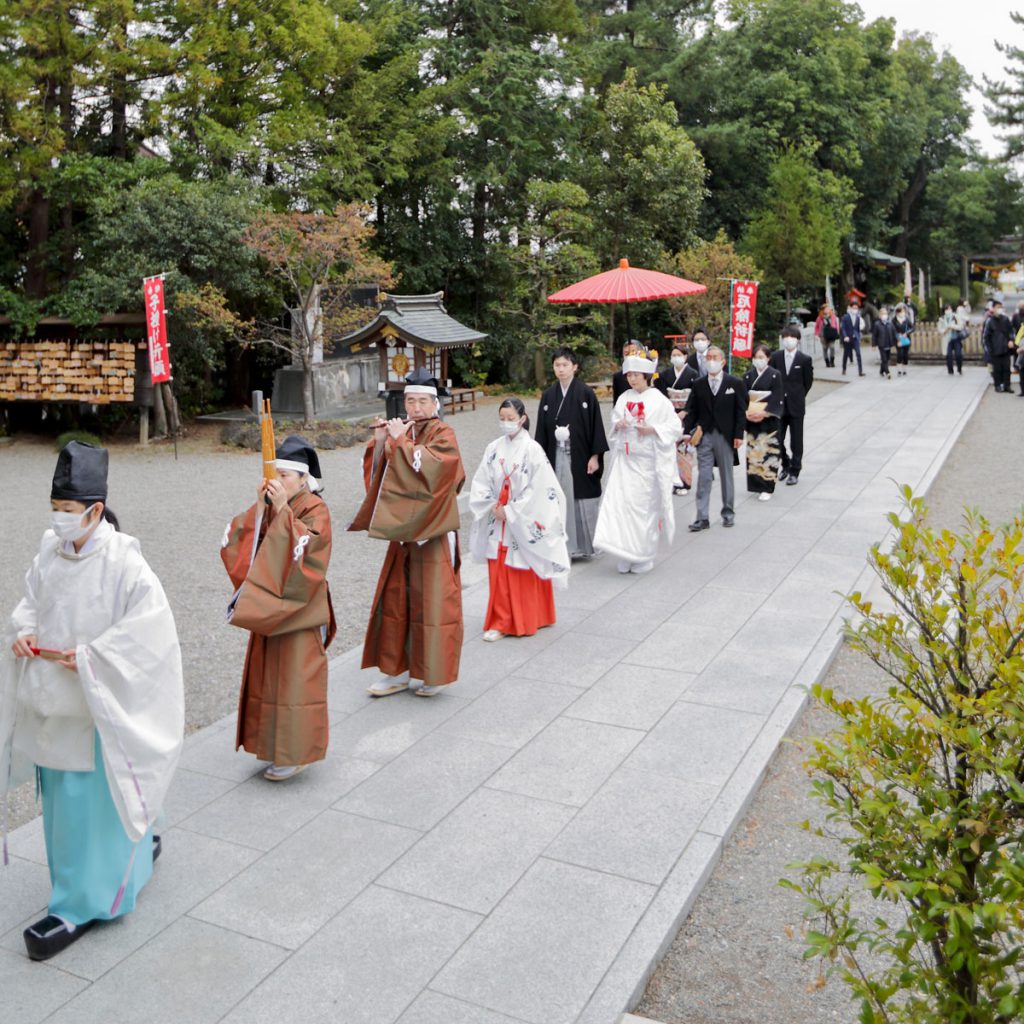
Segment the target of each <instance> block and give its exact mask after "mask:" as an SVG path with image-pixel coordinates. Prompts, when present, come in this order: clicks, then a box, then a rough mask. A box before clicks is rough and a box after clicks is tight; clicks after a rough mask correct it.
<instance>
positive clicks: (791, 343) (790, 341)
mask: <svg viewBox="0 0 1024 1024" xmlns="http://www.w3.org/2000/svg"><path fill="white" fill-rule="evenodd" d="M782 344H783V345H785V346H786V351H787V352H792V351H793V349H795V348H796V346H797V340H796V338H783V339H782Z"/></svg>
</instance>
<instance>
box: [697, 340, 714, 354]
mask: <svg viewBox="0 0 1024 1024" xmlns="http://www.w3.org/2000/svg"><path fill="white" fill-rule="evenodd" d="M710 344H711V342H710V341H706V340H705V339H704V338H701V339H700V340H699V341H695V342H694V343H693V347H694V348H695V349H696V350H697V351H698V352H699V353H700V354H701V355H704V353H705V352H707V350H708V346H709V345H710Z"/></svg>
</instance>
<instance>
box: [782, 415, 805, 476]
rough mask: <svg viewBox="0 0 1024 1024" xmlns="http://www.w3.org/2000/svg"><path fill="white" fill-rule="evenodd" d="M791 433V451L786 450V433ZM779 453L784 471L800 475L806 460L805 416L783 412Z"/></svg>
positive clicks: (791, 474)
mask: <svg viewBox="0 0 1024 1024" xmlns="http://www.w3.org/2000/svg"><path fill="white" fill-rule="evenodd" d="M787 433H788V434H789V451H788V452H787V451H786V434H787ZM779 453H780V454H781V456H782V472H783V473H786V474H788V475H789V476H799V475H800V467H801V466H802V465H803V461H804V418H803V416H802V415H801V416H791V415H790V414H789V413H788V412H784V413H783V414H782V418H781V419H780V420H779Z"/></svg>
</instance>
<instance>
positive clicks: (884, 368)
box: [878, 348, 889, 377]
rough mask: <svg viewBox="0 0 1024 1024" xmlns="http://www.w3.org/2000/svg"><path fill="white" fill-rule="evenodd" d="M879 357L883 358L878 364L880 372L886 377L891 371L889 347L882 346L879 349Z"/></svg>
mask: <svg viewBox="0 0 1024 1024" xmlns="http://www.w3.org/2000/svg"><path fill="white" fill-rule="evenodd" d="M878 358H879V359H880V360H881V362H880V363H879V365H878V372H879V373H880V374H881V375H882V376H883V377H885V376H886V375H887V374H888V373H889V349H887V348H880V349H879V350H878Z"/></svg>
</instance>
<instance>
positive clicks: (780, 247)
mask: <svg viewBox="0 0 1024 1024" xmlns="http://www.w3.org/2000/svg"><path fill="white" fill-rule="evenodd" d="M852 206H853V204H852V203H851V202H850V201H849V199H848V192H847V191H846V190H845V189H844V188H843V186H842V183H841V182H840V181H839V180H838V179H837V178H836V177H835V176H834V175H832V174H830V173H829V172H828V171H819V170H816V169H815V167H814V165H813V164H812V163H811V161H810V160H809V159H808V158H807V157H806V156H805V155H803V154H801V153H797V152H795V151H790V152H787V153H785V154H783V155H782V156H781V157H779V159H778V160H777V161H776V162H775V164H774V165H773V166H772V169H771V172H770V173H769V176H768V191H767V193H766V195H765V205H764V208H763V209H761V210H759V211H758V212H757V213H756V214H755V215H754V218H753V220H751V222H750V225H749V226H748V228H747V231H746V233H745V235H744V239H743V248H744V249H745V250H746V251H747V252H749V253H750V255H751V256H752V257H753V258H754V260H755V261H756V262H757V264H758V265H759V266H761V267H763V268H764V271H765V275H766V277H767V278H768V282H769V284H776V285H781V286H782V288H783V289H784V290H785V293H786V318H787V319H788V318H789V315H790V312H791V310H792V292H793V287H794V286H796V285H807V284H813V283H817V282H818V281H822V280H824V278H825V275H826V274H834V273H835V272H836V271H837V270H838V269H839V267H840V265H841V262H842V256H841V253H840V248H839V247H840V243H841V241H842V240H843V238H845V237H846V235H847V234H848V233H849V227H850V213H851V210H852Z"/></svg>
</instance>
